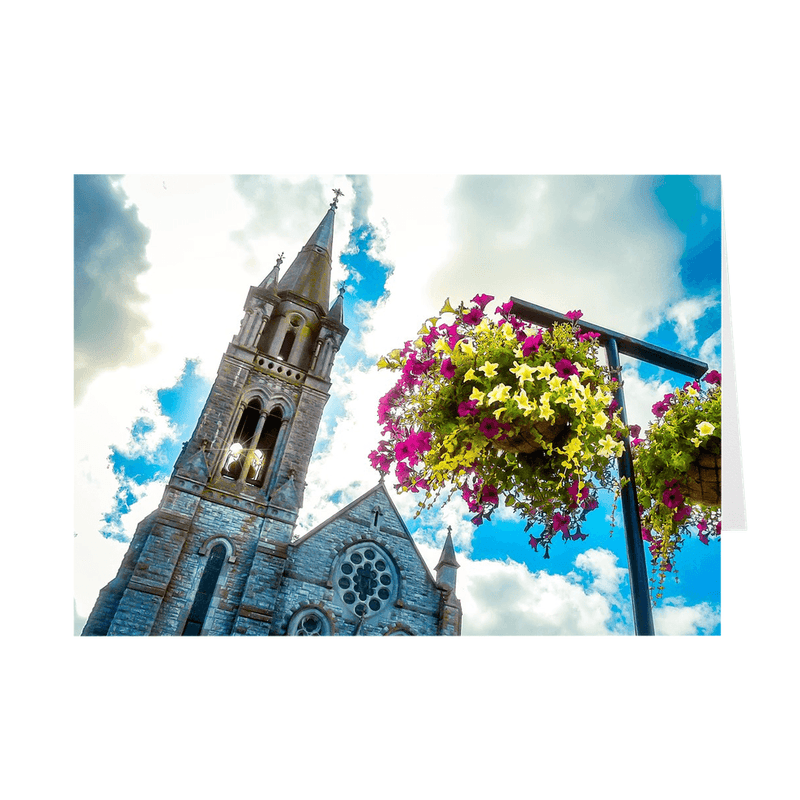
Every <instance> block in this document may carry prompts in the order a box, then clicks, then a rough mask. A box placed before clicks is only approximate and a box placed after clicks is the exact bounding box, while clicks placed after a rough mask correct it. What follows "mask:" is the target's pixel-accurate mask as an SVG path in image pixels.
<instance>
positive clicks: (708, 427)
mask: <svg viewBox="0 0 800 800" xmlns="http://www.w3.org/2000/svg"><path fill="white" fill-rule="evenodd" d="M715 430H716V428H715V426H714V425H713V424H712V423H710V422H708V421H704V422H699V423H698V424H697V432H698V433H699V434H700V435H701V436H709V435H710V434H712V433H714V431H715Z"/></svg>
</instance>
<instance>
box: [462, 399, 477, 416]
mask: <svg viewBox="0 0 800 800" xmlns="http://www.w3.org/2000/svg"><path fill="white" fill-rule="evenodd" d="M477 413H478V401H477V400H465V401H464V402H463V403H459V404H458V416H459V417H474V416H475V415H476V414H477Z"/></svg>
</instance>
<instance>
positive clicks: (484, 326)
mask: <svg viewBox="0 0 800 800" xmlns="http://www.w3.org/2000/svg"><path fill="white" fill-rule="evenodd" d="M491 330H492V329H491V328H490V327H489V323H488V322H487V321H486V317H484V318H483V319H482V320H481V321H480V322H479V323H478V324H477V325H476V326H475V333H490V332H491Z"/></svg>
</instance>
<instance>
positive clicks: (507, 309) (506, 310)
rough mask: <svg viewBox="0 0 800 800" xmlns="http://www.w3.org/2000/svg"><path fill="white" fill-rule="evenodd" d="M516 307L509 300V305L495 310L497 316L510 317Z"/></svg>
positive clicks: (506, 304) (505, 304)
mask: <svg viewBox="0 0 800 800" xmlns="http://www.w3.org/2000/svg"><path fill="white" fill-rule="evenodd" d="M513 307H514V303H513V302H511V300H509V301H508V302H507V303H503V305H501V306H497V308H496V309H495V310H494V313H495V314H499V315H500V316H501V317H505V316H508V315H509V314H510V313H511V309H512V308H513Z"/></svg>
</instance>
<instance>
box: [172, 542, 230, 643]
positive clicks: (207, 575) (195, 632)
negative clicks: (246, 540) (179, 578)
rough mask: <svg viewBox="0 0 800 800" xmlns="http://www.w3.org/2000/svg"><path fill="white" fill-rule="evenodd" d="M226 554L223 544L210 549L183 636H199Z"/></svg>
mask: <svg viewBox="0 0 800 800" xmlns="http://www.w3.org/2000/svg"><path fill="white" fill-rule="evenodd" d="M227 553H228V551H227V550H226V549H225V545H224V544H216V545H214V547H212V548H211V552H210V553H209V554H208V561H207V562H206V567H205V569H204V570H203V577H202V578H200V585H199V586H198V587H197V592H196V594H195V596H194V602H193V603H192V607H191V609H190V611H189V618H188V619H187V620H186V625H184V628H183V634H182V635H183V636H199V635H200V631H201V630H202V629H203V623H204V622H205V621H206V615H207V614H208V607H209V606H210V605H211V598H212V597H213V596H214V589H215V588H216V586H217V581H218V580H219V573H220V571H221V570H222V565H223V564H224V563H225V557H226V556H227Z"/></svg>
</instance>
